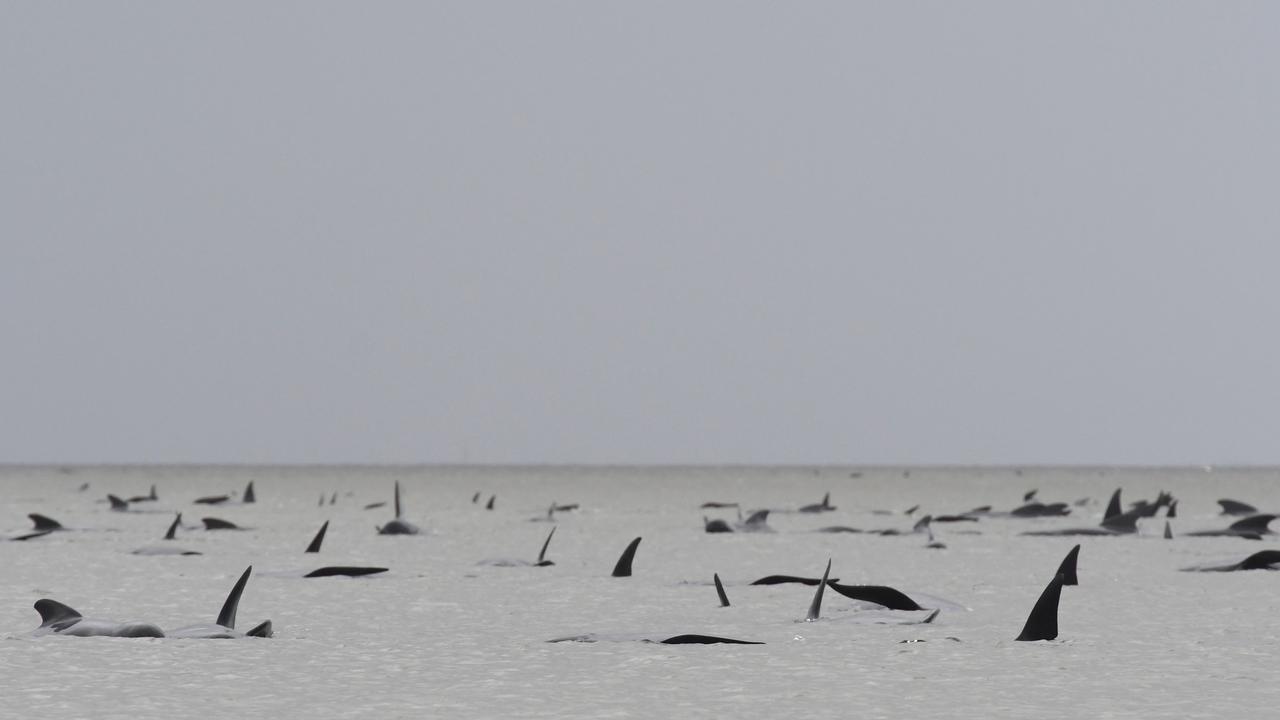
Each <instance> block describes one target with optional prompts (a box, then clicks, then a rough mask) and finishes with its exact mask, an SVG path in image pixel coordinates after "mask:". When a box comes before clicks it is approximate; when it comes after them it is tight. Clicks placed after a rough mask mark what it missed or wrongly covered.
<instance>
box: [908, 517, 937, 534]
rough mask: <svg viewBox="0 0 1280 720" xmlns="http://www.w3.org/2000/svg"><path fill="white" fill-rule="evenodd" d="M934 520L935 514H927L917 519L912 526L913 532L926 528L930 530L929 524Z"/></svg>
mask: <svg viewBox="0 0 1280 720" xmlns="http://www.w3.org/2000/svg"><path fill="white" fill-rule="evenodd" d="M932 522H933V516H932V515H925V516H924V517H922V518H920V519H919V520H917V521H916V524H915V525H912V526H911V532H922V531H924V530H928V529H929V525H930V524H931V523H932Z"/></svg>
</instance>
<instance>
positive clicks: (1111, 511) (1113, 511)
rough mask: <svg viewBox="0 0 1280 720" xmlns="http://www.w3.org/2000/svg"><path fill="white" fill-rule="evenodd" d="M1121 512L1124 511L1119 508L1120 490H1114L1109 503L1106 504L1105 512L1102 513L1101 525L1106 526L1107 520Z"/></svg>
mask: <svg viewBox="0 0 1280 720" xmlns="http://www.w3.org/2000/svg"><path fill="white" fill-rule="evenodd" d="M1123 512H1124V510H1123V509H1122V508H1121V507H1120V488H1116V491H1115V492H1113V493H1111V502H1109V503H1107V511H1106V512H1104V513H1102V524H1103V525H1106V524H1107V521H1108V520H1110V519H1111V518H1113V517H1117V516H1119V515H1120V514H1121V513H1123Z"/></svg>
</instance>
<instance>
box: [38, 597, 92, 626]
mask: <svg viewBox="0 0 1280 720" xmlns="http://www.w3.org/2000/svg"><path fill="white" fill-rule="evenodd" d="M35 608H36V612H38V613H40V627H49V626H50V625H53V624H54V623H57V622H62V621H64V620H79V619H80V618H81V617H82V615H80V613H78V612H76V611H75V610H73V609H71V608H69V607H67V606H66V605H63V604H62V603H60V602H58V601H57V600H50V599H49V598H42V599H40V600H37V601H36V604H35Z"/></svg>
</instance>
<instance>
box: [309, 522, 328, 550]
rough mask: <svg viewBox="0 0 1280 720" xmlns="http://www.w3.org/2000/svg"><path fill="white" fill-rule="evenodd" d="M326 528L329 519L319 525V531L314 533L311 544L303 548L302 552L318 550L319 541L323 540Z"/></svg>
mask: <svg viewBox="0 0 1280 720" xmlns="http://www.w3.org/2000/svg"><path fill="white" fill-rule="evenodd" d="M328 529H329V521H328V520H325V521H324V524H323V525H321V526H320V532H318V533H316V536H315V538H314V539H312V540H311V544H310V545H308V546H307V549H306V550H303V552H309V553H318V552H320V543H322V542H324V531H325V530H328Z"/></svg>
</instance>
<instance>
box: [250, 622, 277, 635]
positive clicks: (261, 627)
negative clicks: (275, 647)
mask: <svg viewBox="0 0 1280 720" xmlns="http://www.w3.org/2000/svg"><path fill="white" fill-rule="evenodd" d="M245 636H246V637H264V638H269V637H271V621H270V620H263V621H262V622H260V623H258V624H257V625H254V626H253V629H252V630H250V631H249V632H247V633H245Z"/></svg>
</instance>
